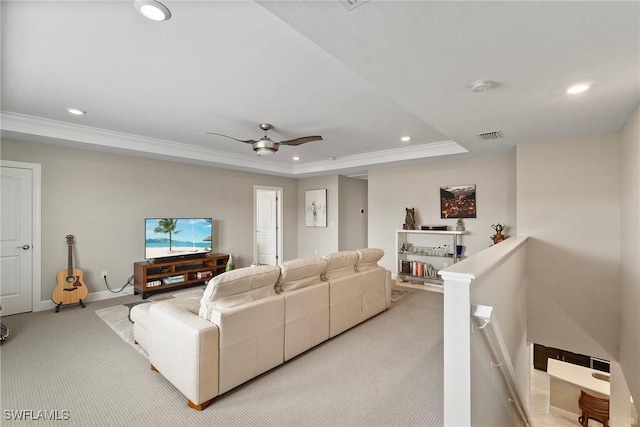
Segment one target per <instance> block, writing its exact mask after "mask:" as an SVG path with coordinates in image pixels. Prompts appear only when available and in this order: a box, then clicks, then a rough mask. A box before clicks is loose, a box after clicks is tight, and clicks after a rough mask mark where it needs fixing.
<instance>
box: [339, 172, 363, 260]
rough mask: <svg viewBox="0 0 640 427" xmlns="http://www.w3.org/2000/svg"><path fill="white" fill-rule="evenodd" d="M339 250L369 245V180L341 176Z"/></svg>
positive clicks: (349, 249) (351, 249)
mask: <svg viewBox="0 0 640 427" xmlns="http://www.w3.org/2000/svg"><path fill="white" fill-rule="evenodd" d="M338 183H339V194H340V195H339V199H340V202H339V203H340V206H339V210H340V212H339V218H340V228H339V230H338V250H340V251H353V250H356V249H360V248H366V247H367V246H368V245H367V225H368V218H369V216H368V208H367V188H368V185H367V181H366V180H364V179H354V178H348V177H346V176H340V177H339V178H338Z"/></svg>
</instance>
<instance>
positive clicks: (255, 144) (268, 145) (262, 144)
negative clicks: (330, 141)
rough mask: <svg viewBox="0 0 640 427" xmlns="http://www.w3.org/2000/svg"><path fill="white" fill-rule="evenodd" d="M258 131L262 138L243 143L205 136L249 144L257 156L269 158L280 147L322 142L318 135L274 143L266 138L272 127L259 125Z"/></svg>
mask: <svg viewBox="0 0 640 427" xmlns="http://www.w3.org/2000/svg"><path fill="white" fill-rule="evenodd" d="M260 129H262V130H263V131H264V136H263V137H262V138H260V139H259V140H257V141H256V140H253V139H248V140H246V141H243V140H241V139H237V138H234V137H232V136H229V135H223V134H221V133H215V132H207V134H208V135H218V136H224V137H225V138H230V139H233V140H234V141H238V142H244V143H246V144H251V146H252V148H253V151H255V152H256V153H258V156H270V155H272V154H274V153H275V152H276V151H278V148H280V146H281V145H301V144H304V143H306V142H311V141H322V137H321V136H320V135H315V136H303V137H300V138H295V139H289V140H287V141H274V140H272V139H271V138H269V137H268V136H267V132H268V131H269V130H271V129H273V125H270V124H269V123H260Z"/></svg>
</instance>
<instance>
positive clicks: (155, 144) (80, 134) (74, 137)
mask: <svg viewBox="0 0 640 427" xmlns="http://www.w3.org/2000/svg"><path fill="white" fill-rule="evenodd" d="M0 128H1V129H2V130H4V131H9V132H15V133H18V134H22V135H32V136H35V137H38V139H44V140H45V141H46V140H47V139H54V140H60V141H69V142H73V143H80V144H81V145H86V146H89V147H92V148H93V149H100V150H102V151H108V152H113V153H124V154H135V155H143V156H146V157H153V158H161V159H166V160H174V161H183V162H192V163H197V164H202V165H208V166H216V167H221V168H226V169H237V170H244V171H252V172H256V173H267V174H272V175H280V176H288V177H301V176H305V175H306V176H309V175H322V174H327V173H331V172H337V171H344V170H353V169H363V168H367V167H369V166H373V165H381V164H386V163H394V162H402V161H407V160H416V159H421V158H428V157H435V156H444V155H450V154H460V153H466V152H467V150H466V149H465V148H463V147H462V146H460V145H459V144H458V143H456V142H455V141H451V140H449V141H441V142H435V143H431V144H421V145H414V146H409V147H402V148H398V149H393V150H383V151H376V152H372V153H365V154H357V155H354V156H347V157H343V158H340V159H336V160H324V161H319V162H310V163H302V164H293V165H291V164H286V163H281V162H275V161H273V160H270V159H266V158H264V157H258V156H255V157H253V156H251V157H249V156H244V155H238V154H234V153H228V152H223V151H219V150H215V149H211V148H205V147H199V146H194V145H189V144H184V143H180V142H175V141H167V140H162V139H157V138H148V137H144V136H138V135H132V134H127V133H122V132H115V131H110V130H105V129H98V128H93V127H89V126H83V125H78V124H75V123H67V122H61V121H57V120H50V119H44V118H41V117H34V116H29V115H25V114H18V113H13V112H7V111H2V112H0Z"/></svg>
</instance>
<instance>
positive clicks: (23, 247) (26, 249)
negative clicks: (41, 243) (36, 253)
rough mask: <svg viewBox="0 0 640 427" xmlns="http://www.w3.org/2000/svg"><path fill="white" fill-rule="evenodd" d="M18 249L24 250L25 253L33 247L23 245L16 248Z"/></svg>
mask: <svg viewBox="0 0 640 427" xmlns="http://www.w3.org/2000/svg"><path fill="white" fill-rule="evenodd" d="M16 248H18V249H24V250H25V251H28V250H29V249H31V246H29V245H22V246H16Z"/></svg>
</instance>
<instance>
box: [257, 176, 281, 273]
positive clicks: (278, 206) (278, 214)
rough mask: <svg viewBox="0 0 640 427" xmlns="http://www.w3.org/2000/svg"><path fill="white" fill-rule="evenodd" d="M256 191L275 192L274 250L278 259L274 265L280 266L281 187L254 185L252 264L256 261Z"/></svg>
mask: <svg viewBox="0 0 640 427" xmlns="http://www.w3.org/2000/svg"><path fill="white" fill-rule="evenodd" d="M258 190H265V191H275V192H276V197H277V199H278V201H277V203H276V222H277V227H278V232H277V237H276V240H277V244H276V246H277V248H276V254H277V256H278V259H277V260H276V265H280V264H282V261H283V258H282V256H283V246H284V240H283V227H282V223H283V220H282V217H283V214H282V205H283V204H282V194H283V189H282V187H269V186H266V185H254V186H253V262H254V263H255V262H256V260H257V259H258V252H257V251H258V240H257V235H256V230H257V229H258V214H257V211H258Z"/></svg>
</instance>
